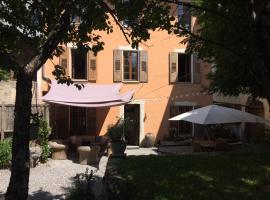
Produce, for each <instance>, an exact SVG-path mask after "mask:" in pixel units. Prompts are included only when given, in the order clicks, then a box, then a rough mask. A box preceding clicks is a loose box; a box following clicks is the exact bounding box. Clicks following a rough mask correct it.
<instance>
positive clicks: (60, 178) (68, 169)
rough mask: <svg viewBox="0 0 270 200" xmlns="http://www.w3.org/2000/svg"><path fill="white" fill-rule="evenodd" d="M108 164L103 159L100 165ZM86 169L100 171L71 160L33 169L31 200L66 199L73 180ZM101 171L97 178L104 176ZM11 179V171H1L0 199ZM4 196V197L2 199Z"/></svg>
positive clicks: (50, 162) (30, 186) (54, 162)
mask: <svg viewBox="0 0 270 200" xmlns="http://www.w3.org/2000/svg"><path fill="white" fill-rule="evenodd" d="M105 164H107V162H106V159H101V161H100V165H99V166H101V165H103V166H104V165H105ZM86 168H89V170H93V171H94V173H95V172H97V171H98V169H97V167H93V166H89V165H80V164H77V163H74V162H72V161H71V160H50V161H49V162H48V163H46V164H42V165H39V166H37V167H35V168H32V169H31V172H30V183H29V198H28V199H29V200H53V199H64V196H65V193H66V190H65V189H67V188H69V187H70V186H71V182H72V178H74V177H75V176H76V174H78V173H84V172H85V171H86ZM100 171H102V170H99V171H98V172H97V176H102V175H103V173H101V172H100ZM9 178H10V171H9V170H0V199H1V198H2V199H3V194H4V193H5V191H6V188H7V186H8V182H9ZM1 195H2V197H1Z"/></svg>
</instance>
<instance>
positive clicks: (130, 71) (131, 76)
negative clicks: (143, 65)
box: [123, 51, 139, 81]
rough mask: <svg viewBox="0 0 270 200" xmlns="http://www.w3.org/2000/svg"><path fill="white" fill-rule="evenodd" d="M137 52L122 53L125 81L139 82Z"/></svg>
mask: <svg viewBox="0 0 270 200" xmlns="http://www.w3.org/2000/svg"><path fill="white" fill-rule="evenodd" d="M138 54H139V53H138V51H123V59H124V71H123V77H124V80H125V81H138V80H139V71H138V70H139V55H138Z"/></svg>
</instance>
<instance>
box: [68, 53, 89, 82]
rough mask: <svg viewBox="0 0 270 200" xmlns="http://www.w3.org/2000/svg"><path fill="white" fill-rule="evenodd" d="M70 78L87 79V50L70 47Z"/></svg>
mask: <svg viewBox="0 0 270 200" xmlns="http://www.w3.org/2000/svg"><path fill="white" fill-rule="evenodd" d="M71 63H72V79H82V80H86V79H87V52H81V51H79V50H78V49H71Z"/></svg>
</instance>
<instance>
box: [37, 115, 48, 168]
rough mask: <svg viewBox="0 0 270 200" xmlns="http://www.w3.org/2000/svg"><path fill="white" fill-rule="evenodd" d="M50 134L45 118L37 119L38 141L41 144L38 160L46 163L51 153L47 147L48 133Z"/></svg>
mask: <svg viewBox="0 0 270 200" xmlns="http://www.w3.org/2000/svg"><path fill="white" fill-rule="evenodd" d="M50 134H51V128H50V127H49V126H48V123H47V122H46V121H45V120H40V121H39V130H38V142H39V143H40V146H41V150H42V152H41V155H40V162H41V163H46V162H47V161H48V158H49V156H50V154H51V150H50V147H49V144H48V142H49V135H50Z"/></svg>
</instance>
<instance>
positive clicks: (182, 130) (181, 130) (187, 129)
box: [170, 106, 193, 138]
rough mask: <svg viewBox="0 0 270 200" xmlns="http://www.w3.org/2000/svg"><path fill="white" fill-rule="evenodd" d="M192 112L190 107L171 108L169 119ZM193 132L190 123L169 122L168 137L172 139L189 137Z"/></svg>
mask: <svg viewBox="0 0 270 200" xmlns="http://www.w3.org/2000/svg"><path fill="white" fill-rule="evenodd" d="M191 110H193V107H192V106H171V107H170V117H175V116H177V115H180V114H182V113H185V112H188V111H191ZM192 132H193V126H192V123H190V122H186V121H170V135H171V137H173V138H179V137H184V136H189V135H190V136H191V135H192Z"/></svg>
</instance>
